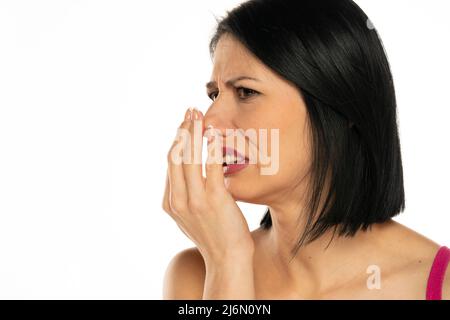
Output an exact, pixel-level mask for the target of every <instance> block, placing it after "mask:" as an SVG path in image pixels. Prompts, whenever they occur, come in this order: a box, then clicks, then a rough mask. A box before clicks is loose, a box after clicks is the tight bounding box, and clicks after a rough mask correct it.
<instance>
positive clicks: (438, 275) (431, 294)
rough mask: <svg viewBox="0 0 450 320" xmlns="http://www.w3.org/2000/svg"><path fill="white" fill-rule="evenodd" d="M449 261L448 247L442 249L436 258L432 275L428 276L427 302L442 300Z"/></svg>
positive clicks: (431, 271)
mask: <svg viewBox="0 0 450 320" xmlns="http://www.w3.org/2000/svg"><path fill="white" fill-rule="evenodd" d="M449 261H450V249H449V248H447V247H446V246H442V247H440V248H439V250H438V252H437V253H436V256H435V257H434V261H433V265H432V266H431V270H430V275H429V276H428V284H427V295H426V296H427V300H442V285H443V283H444V277H445V270H447V265H448V262H449Z"/></svg>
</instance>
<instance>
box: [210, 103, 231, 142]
mask: <svg viewBox="0 0 450 320" xmlns="http://www.w3.org/2000/svg"><path fill="white" fill-rule="evenodd" d="M204 124H205V128H206V127H208V126H213V127H214V129H216V130H215V131H216V132H217V131H219V132H220V133H221V135H222V137H225V135H226V129H236V126H235V123H234V111H233V106H232V105H231V104H228V105H227V104H225V103H224V101H223V100H222V101H219V99H216V100H215V101H214V102H213V103H212V104H211V106H210V107H209V109H208V110H207V111H206V113H205V115H204Z"/></svg>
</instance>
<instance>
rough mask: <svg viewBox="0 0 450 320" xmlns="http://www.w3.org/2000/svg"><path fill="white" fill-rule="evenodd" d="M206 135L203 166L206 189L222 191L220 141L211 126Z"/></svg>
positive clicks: (223, 186)
mask: <svg viewBox="0 0 450 320" xmlns="http://www.w3.org/2000/svg"><path fill="white" fill-rule="evenodd" d="M207 135H208V136H209V138H208V158H207V161H206V165H205V169H206V170H205V171H206V189H207V190H208V189H209V190H218V189H224V188H225V182H224V175H223V166H222V164H223V152H222V140H221V139H220V138H219V137H218V134H217V132H216V131H215V129H214V128H213V127H212V126H210V127H209V128H208V133H207Z"/></svg>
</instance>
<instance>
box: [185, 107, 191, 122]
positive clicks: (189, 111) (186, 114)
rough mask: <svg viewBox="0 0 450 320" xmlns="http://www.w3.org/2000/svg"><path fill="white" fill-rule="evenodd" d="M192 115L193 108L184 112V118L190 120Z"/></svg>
mask: <svg viewBox="0 0 450 320" xmlns="http://www.w3.org/2000/svg"><path fill="white" fill-rule="evenodd" d="M190 116H191V108H189V109H187V110H186V113H185V114H184V120H189V119H190Z"/></svg>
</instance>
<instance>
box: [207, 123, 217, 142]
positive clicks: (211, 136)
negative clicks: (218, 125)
mask: <svg viewBox="0 0 450 320" xmlns="http://www.w3.org/2000/svg"><path fill="white" fill-rule="evenodd" d="M206 135H207V136H206V137H207V138H208V143H210V142H211V141H212V140H213V139H214V136H215V132H214V127H213V126H212V125H208V126H207V127H206Z"/></svg>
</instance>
